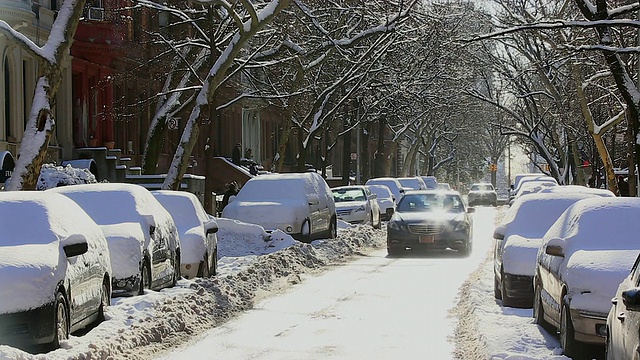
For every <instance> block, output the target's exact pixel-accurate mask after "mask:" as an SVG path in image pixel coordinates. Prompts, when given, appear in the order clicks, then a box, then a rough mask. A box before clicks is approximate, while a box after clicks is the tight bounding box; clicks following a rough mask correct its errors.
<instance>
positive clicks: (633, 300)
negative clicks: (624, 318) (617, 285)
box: [622, 288, 640, 311]
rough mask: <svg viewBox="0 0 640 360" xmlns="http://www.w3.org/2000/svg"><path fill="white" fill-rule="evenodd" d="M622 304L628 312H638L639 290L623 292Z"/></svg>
mask: <svg viewBox="0 0 640 360" xmlns="http://www.w3.org/2000/svg"><path fill="white" fill-rule="evenodd" d="M622 302H624V305H625V306H626V307H627V309H628V310H633V311H640V288H633V289H629V290H625V291H623V292H622Z"/></svg>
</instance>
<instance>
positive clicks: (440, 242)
mask: <svg viewBox="0 0 640 360" xmlns="http://www.w3.org/2000/svg"><path fill="white" fill-rule="evenodd" d="M422 236H424V235H419V234H413V233H409V232H405V231H403V230H393V229H388V230H387V246H388V247H410V248H412V249H425V250H429V249H433V250H444V249H446V248H452V249H460V248H462V247H464V246H465V245H466V244H467V243H468V242H469V235H468V233H467V232H465V231H445V232H443V233H441V234H436V235H433V242H424V241H425V239H424V238H422V239H421V237H422ZM421 240H422V241H421ZM426 240H428V241H430V240H431V239H426Z"/></svg>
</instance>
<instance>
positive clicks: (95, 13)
mask: <svg viewBox="0 0 640 360" xmlns="http://www.w3.org/2000/svg"><path fill="white" fill-rule="evenodd" d="M87 17H88V18H89V20H96V21H102V20H104V8H99V7H90V8H89V12H88V14H87Z"/></svg>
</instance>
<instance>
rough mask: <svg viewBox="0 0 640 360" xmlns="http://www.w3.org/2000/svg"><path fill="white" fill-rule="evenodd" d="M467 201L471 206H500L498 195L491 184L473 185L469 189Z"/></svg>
mask: <svg viewBox="0 0 640 360" xmlns="http://www.w3.org/2000/svg"><path fill="white" fill-rule="evenodd" d="M467 201H468V202H469V206H475V205H491V206H498V194H497V193H496V189H495V188H494V187H493V185H492V184H491V183H477V184H473V185H471V188H469V193H468V194H467Z"/></svg>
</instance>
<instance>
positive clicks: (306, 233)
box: [300, 219, 311, 243]
mask: <svg viewBox="0 0 640 360" xmlns="http://www.w3.org/2000/svg"><path fill="white" fill-rule="evenodd" d="M300 240H301V241H302V242H305V243H310V242H311V222H310V221H309V219H305V220H304V222H303V223H302V226H301V227H300Z"/></svg>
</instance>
